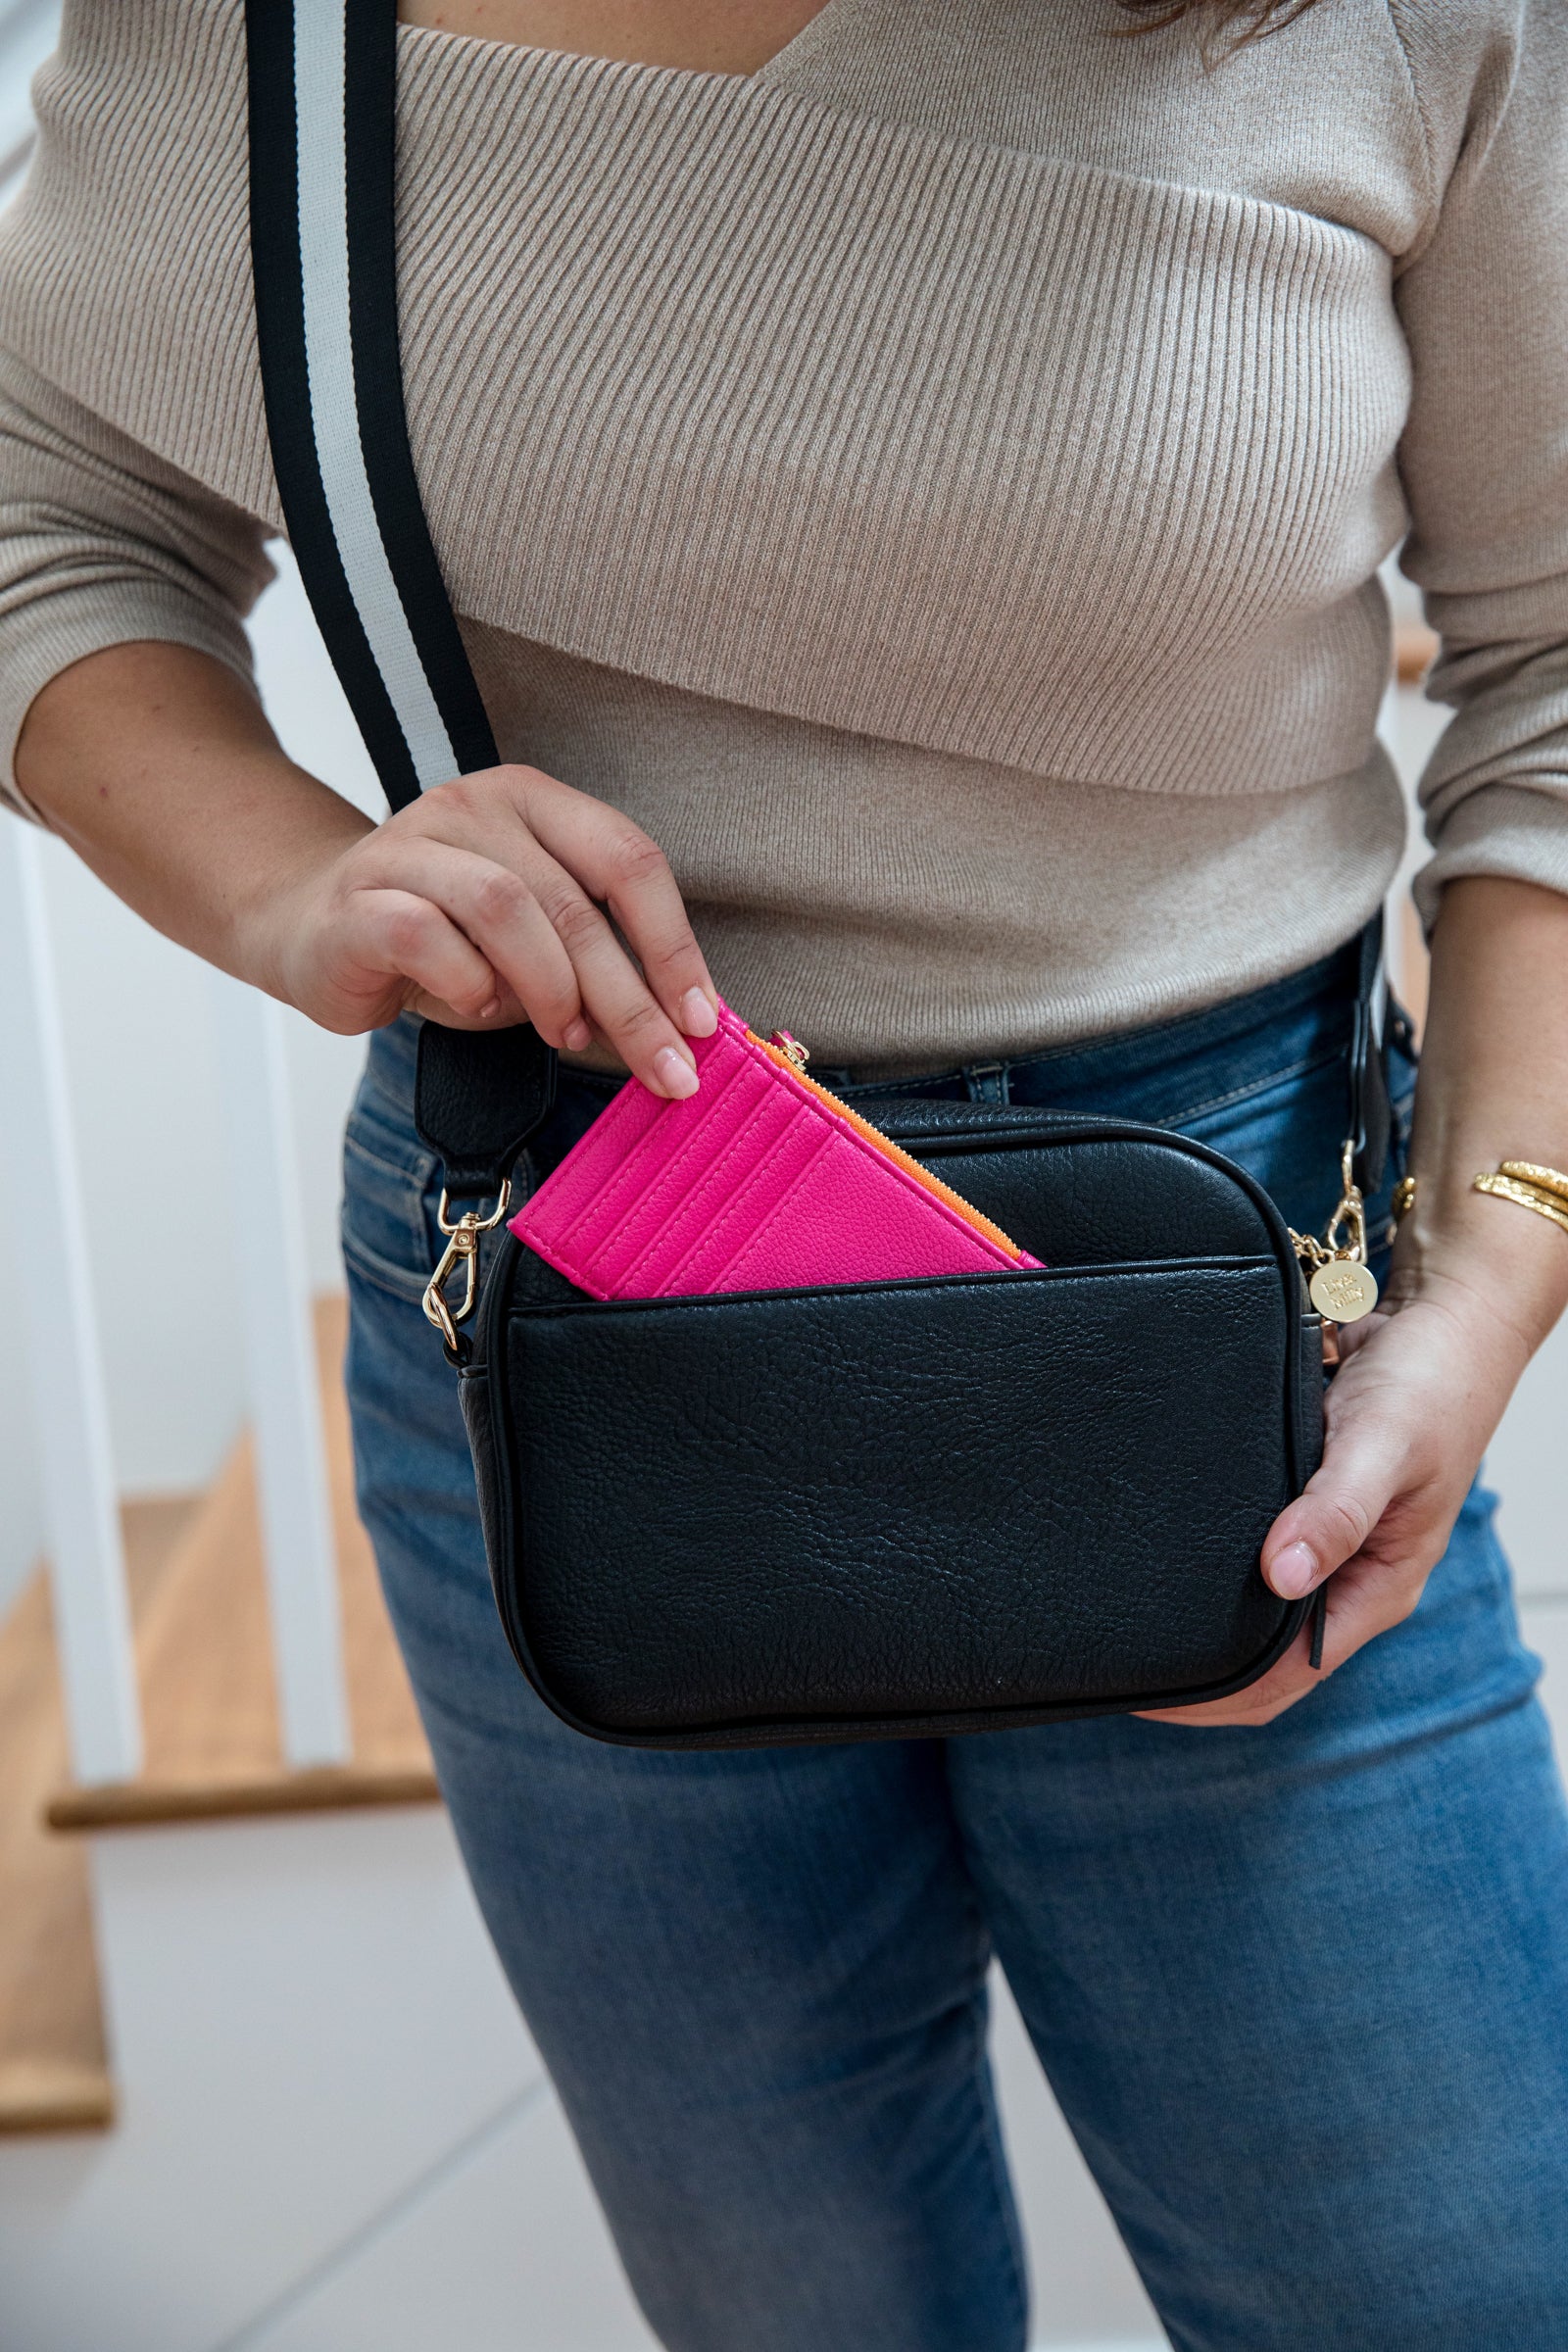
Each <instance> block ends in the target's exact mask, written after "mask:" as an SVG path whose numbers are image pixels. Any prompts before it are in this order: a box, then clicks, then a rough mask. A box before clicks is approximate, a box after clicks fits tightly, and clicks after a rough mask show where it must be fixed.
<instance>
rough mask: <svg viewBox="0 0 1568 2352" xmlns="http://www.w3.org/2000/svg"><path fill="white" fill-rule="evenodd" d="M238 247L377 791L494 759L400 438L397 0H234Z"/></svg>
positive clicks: (296, 514)
mask: <svg viewBox="0 0 1568 2352" xmlns="http://www.w3.org/2000/svg"><path fill="white" fill-rule="evenodd" d="M245 25H246V37H247V43H248V54H249V73H250V142H251V258H252V268H253V271H254V276H255V285H256V318H257V331H258V336H259V340H260V347H261V363H262V381H263V386H264V389H265V392H266V398H267V423H268V431H269V433H270V438H271V444H272V464H273V466H274V469H275V471H276V474H277V483H278V489H279V492H280V494H281V497H282V502H283V513H284V517H285V519H286V521H287V523H288V533H289V539H290V543H291V544H292V546H293V549H294V553H295V556H296V558H297V560H298V563H299V566H300V571H301V574H302V576H303V578H304V581H305V587H306V593H307V594H308V595H309V597H310V600H311V604H312V606H313V608H314V610H315V613H316V617H317V620H318V622H319V626H320V630H321V634H322V636H323V637H324V638H325V640H326V647H327V652H328V653H329V654H330V656H331V658H332V662H333V666H334V667H335V669H336V670H337V673H338V676H339V678H340V679H341V680H342V683H343V688H344V692H345V693H346V694H347V696H348V699H349V703H350V705H351V707H352V709H353V711H354V715H355V717H356V719H357V720H358V721H359V725H360V730H361V732H362V734H363V735H364V737H365V741H366V744H367V747H368V750H369V753H370V757H371V759H372V760H374V762H375V765H376V770H377V772H378V774H379V775H380V778H381V781H382V784H383V785H384V786H385V789H386V795H387V798H388V800H389V801H390V802H391V803H392V806H393V807H394V808H395V809H399V808H402V807H403V806H404V805H405V804H406V803H407V802H409V801H411V800H413V799H414V798H415V797H416V795H417V794H418V793H420V792H423V791H425V790H427V789H428V787H429V786H431V785H432V784H440V783H443V782H445V781H446V779H447V778H448V777H450V776H455V775H460V774H467V773H470V772H471V771H472V770H474V769H476V768H482V767H492V766H494V765H495V762H496V746H495V738H494V737H493V735H492V734H491V732H490V723H489V720H488V719H487V718H486V716H485V711H484V705H483V703H482V701H481V700H480V697H479V690H478V688H477V686H476V685H475V684H474V679H473V673H472V671H471V669H470V668H469V666H468V660H467V656H466V653H465V652H464V648H463V640H462V638H461V637H460V635H459V633H458V625H457V621H456V619H455V618H454V616H453V612H452V607H451V604H450V603H449V601H448V598H447V592H446V588H445V585H444V584H443V581H442V578H441V571H440V566H439V565H438V564H437V562H436V557H435V550H434V548H433V547H432V545H431V542H430V533H429V529H428V526H427V524H426V522H425V517H424V509H423V506H422V504H421V503H420V498H419V486H418V482H417V478H416V475H415V471H414V460H413V457H412V455H411V452H410V448H409V431H408V420H407V417H406V416H405V413H404V405H403V371H402V364H401V359H400V354H399V345H398V304H397V240H396V217H395V209H394V174H395V165H396V111H397V9H396V0H246V10H245Z"/></svg>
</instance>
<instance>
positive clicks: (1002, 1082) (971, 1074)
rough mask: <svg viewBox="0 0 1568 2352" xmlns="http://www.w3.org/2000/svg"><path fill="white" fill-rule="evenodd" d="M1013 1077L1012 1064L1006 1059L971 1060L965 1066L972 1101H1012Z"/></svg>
mask: <svg viewBox="0 0 1568 2352" xmlns="http://www.w3.org/2000/svg"><path fill="white" fill-rule="evenodd" d="M1011 1077H1012V1064H1011V1063H1010V1062H1006V1061H969V1062H965V1064H964V1067H963V1082H964V1084H965V1086H967V1088H968V1089H969V1100H970V1102H971V1103H1003V1104H1005V1103H1010V1102H1011V1101H1012V1086H1011Z"/></svg>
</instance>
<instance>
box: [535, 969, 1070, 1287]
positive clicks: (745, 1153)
mask: <svg viewBox="0 0 1568 2352" xmlns="http://www.w3.org/2000/svg"><path fill="white" fill-rule="evenodd" d="M692 1052H693V1054H694V1055H695V1057H696V1061H697V1070H698V1076H699V1077H700V1079H701V1081H702V1084H701V1086H700V1088H699V1090H698V1092H697V1093H696V1094H695V1095H692V1096H691V1097H689V1098H688V1100H687V1101H686V1102H684V1103H671V1102H666V1101H662V1100H661V1099H660V1098H659V1097H658V1096H656V1095H651V1094H650V1093H649V1092H648V1089H647V1088H646V1087H645V1086H642V1085H641V1084H639V1082H638V1081H637V1080H636V1079H631V1080H629V1081H628V1083H627V1084H626V1085H625V1086H623V1087H622V1088H621V1090H620V1092H619V1094H618V1095H616V1096H615V1098H614V1100H613V1102H612V1103H611V1104H610V1107H609V1109H608V1110H606V1111H604V1112H603V1113H602V1114H601V1115H600V1117H599V1118H598V1119H596V1120H595V1122H594V1124H593V1126H592V1127H590V1129H589V1130H588V1133H587V1134H586V1135H585V1136H584V1137H583V1139H582V1141H581V1143H579V1144H577V1145H575V1146H574V1147H573V1149H572V1150H571V1151H570V1152H567V1153H566V1156H565V1158H564V1159H563V1160H562V1162H561V1164H560V1166H559V1167H557V1168H555V1169H554V1170H553V1171H552V1173H551V1174H550V1175H549V1176H547V1177H546V1178H545V1181H544V1182H543V1184H541V1185H540V1187H539V1189H538V1191H537V1192H536V1193H535V1194H534V1195H533V1196H532V1198H531V1199H530V1200H529V1201H527V1202H526V1203H525V1204H524V1205H523V1207H522V1208H520V1209H519V1210H518V1212H517V1214H516V1215H515V1217H514V1218H512V1220H511V1230H512V1232H513V1233H515V1235H516V1236H517V1239H518V1240H519V1241H520V1242H525V1243H526V1244H527V1246H528V1248H529V1249H530V1250H537V1251H538V1253H539V1255H540V1256H541V1257H543V1258H546V1259H548V1260H549V1262H550V1264H551V1265H553V1266H555V1267H556V1268H557V1269H558V1270H559V1271H560V1272H561V1273H563V1274H564V1275H565V1276H566V1278H567V1280H568V1281H570V1282H574V1283H575V1284H576V1285H577V1287H578V1289H579V1290H583V1291H587V1292H588V1293H590V1295H591V1296H592V1297H593V1298H595V1299H660V1298H667V1297H671V1296H675V1297H682V1296H684V1297H693V1296H699V1295H701V1294H703V1293H706V1292H711V1291H779V1290H798V1289H805V1288H809V1287H810V1286H811V1285H813V1284H816V1283H846V1282H896V1281H900V1280H903V1279H905V1278H907V1277H915V1276H920V1275H932V1274H982V1273H998V1272H1002V1271H1004V1270H1005V1269H1007V1268H1017V1267H1020V1266H1037V1265H1038V1264H1039V1263H1040V1260H1039V1259H1038V1258H1034V1257H1030V1256H1029V1255H1028V1253H1027V1252H1026V1251H1025V1250H1020V1249H1019V1248H1018V1247H1017V1245H1016V1244H1015V1243H1013V1242H1010V1241H1009V1240H1008V1239H1007V1236H1006V1235H1005V1233H1003V1232H1002V1231H1001V1229H1000V1228H999V1227H998V1226H996V1225H993V1224H992V1222H991V1220H990V1219H989V1217H984V1216H982V1215H981V1214H980V1212H979V1210H978V1209H975V1208H971V1207H970V1206H969V1204H968V1202H967V1201H961V1200H960V1199H959V1198H958V1196H957V1194H956V1193H955V1192H952V1191H950V1190H949V1188H948V1187H947V1186H946V1185H945V1184H942V1183H940V1182H939V1180H938V1179H937V1178H936V1177H934V1176H933V1175H931V1174H930V1173H929V1171H928V1170H926V1169H924V1168H922V1167H921V1166H920V1165H919V1163H918V1162H917V1161H915V1160H913V1159H911V1158H910V1157H909V1155H908V1153H907V1152H902V1151H901V1150H900V1149H899V1147H898V1145H897V1144H894V1143H891V1142H890V1141H889V1140H888V1138H887V1137H886V1136H884V1135H880V1134H878V1132H877V1130H876V1129H875V1128H874V1127H873V1126H871V1125H870V1123H869V1122H868V1121H867V1120H865V1119H862V1118H860V1117H859V1115H858V1112H856V1111H853V1110H851V1109H850V1108H849V1106H848V1104H847V1103H841V1102H840V1101H839V1100H838V1098H837V1096H835V1095H830V1094H829V1093H828V1092H827V1090H826V1088H825V1087H820V1086H818V1085H817V1084H816V1082H815V1080H814V1079H811V1078H808V1077H807V1076H806V1075H805V1074H804V1072H803V1071H802V1069H801V1068H800V1066H799V1064H800V1061H801V1060H804V1058H805V1056H804V1054H803V1053H802V1050H801V1048H800V1047H799V1046H797V1045H796V1044H795V1042H794V1040H793V1039H788V1038H783V1037H782V1034H781V1035H780V1037H778V1038H775V1039H774V1040H772V1041H771V1042H767V1041H764V1040H763V1039H761V1038H760V1037H758V1036H756V1035H754V1033H753V1032H752V1031H751V1030H750V1029H748V1028H747V1026H746V1024H745V1022H744V1021H742V1020H740V1019H739V1018H738V1017H737V1016H736V1014H734V1013H733V1012H731V1010H730V1008H729V1006H728V1005H720V1007H719V1015H718V1028H717V1030H716V1031H715V1032H714V1034H713V1035H712V1036H711V1037H709V1038H701V1039H694V1040H693V1041H692Z"/></svg>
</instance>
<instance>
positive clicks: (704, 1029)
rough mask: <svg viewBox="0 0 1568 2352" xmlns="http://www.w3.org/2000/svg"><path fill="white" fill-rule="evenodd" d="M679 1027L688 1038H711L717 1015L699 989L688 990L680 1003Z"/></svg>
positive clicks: (716, 1024)
mask: <svg viewBox="0 0 1568 2352" xmlns="http://www.w3.org/2000/svg"><path fill="white" fill-rule="evenodd" d="M680 1025H681V1027H682V1028H683V1029H684V1030H685V1032H686V1034H687V1036H688V1037H711V1036H712V1034H713V1031H714V1030H715V1029H716V1028H717V1027H718V1015H717V1013H716V1012H715V1011H714V1010H713V1007H712V1005H711V1004H710V1003H709V1001H708V999H707V998H706V997H705V996H704V994H703V992H702V990H701V989H700V988H689V989H688V990H687V991H686V994H685V995H684V996H683V997H682V999H681V1001H680Z"/></svg>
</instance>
